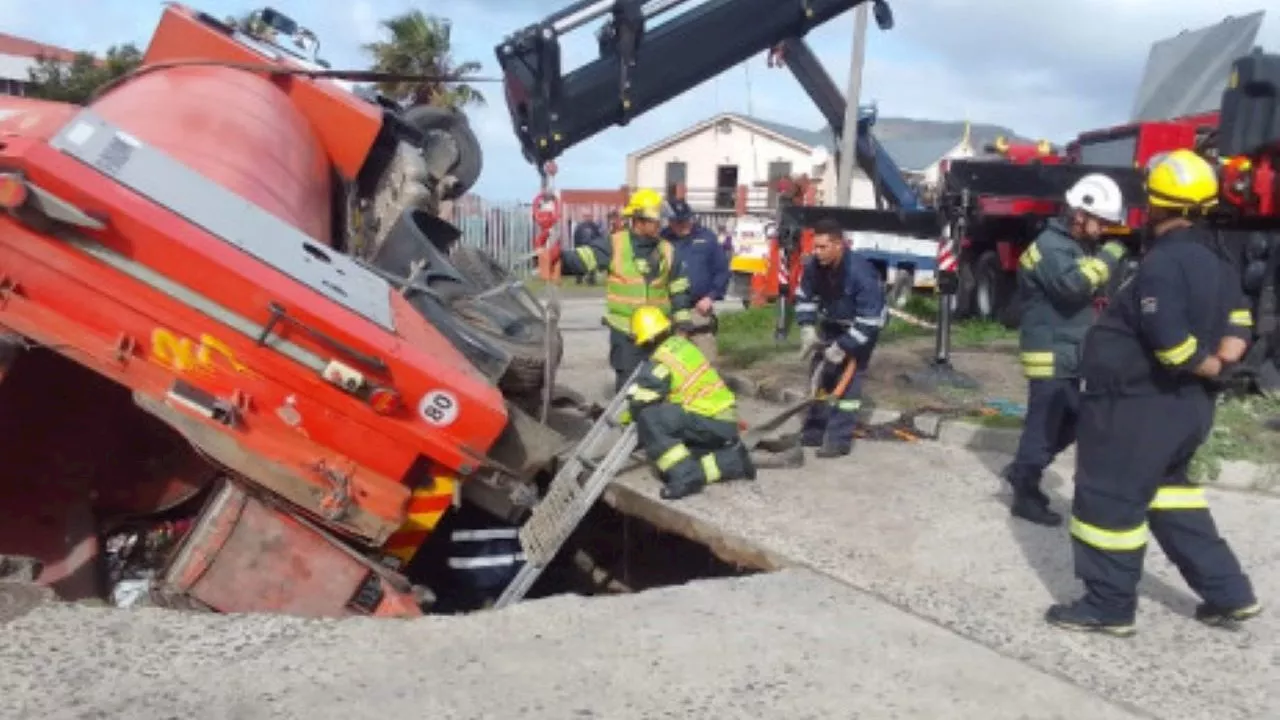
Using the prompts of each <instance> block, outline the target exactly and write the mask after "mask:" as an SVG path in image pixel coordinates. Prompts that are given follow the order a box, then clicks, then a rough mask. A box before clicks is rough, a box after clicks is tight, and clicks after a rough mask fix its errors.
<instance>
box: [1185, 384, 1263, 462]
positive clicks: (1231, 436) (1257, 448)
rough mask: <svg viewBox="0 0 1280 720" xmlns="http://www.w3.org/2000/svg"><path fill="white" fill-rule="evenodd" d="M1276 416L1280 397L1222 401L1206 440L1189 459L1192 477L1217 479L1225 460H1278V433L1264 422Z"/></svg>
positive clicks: (1255, 397)
mask: <svg viewBox="0 0 1280 720" xmlns="http://www.w3.org/2000/svg"><path fill="white" fill-rule="evenodd" d="M1276 416H1280V399H1268V398H1265V397H1262V396H1252V397H1247V398H1240V399H1231V400H1224V401H1222V402H1221V403H1220V404H1219V405H1218V413H1217V416H1216V418H1215V422H1214V425H1213V430H1212V431H1210V433H1209V439H1208V440H1206V441H1205V443H1204V445H1202V446H1200V450H1199V452H1197V453H1196V456H1195V457H1194V458H1193V459H1192V460H1191V477H1192V479H1194V480H1197V481H1200V482H1211V481H1213V480H1216V479H1217V478H1218V475H1219V473H1221V472H1222V463H1223V462H1224V461H1228V460H1247V461H1250V462H1255V463H1260V464H1271V463H1280V432H1276V431H1275V430H1271V429H1269V428H1267V426H1266V425H1264V424H1263V423H1264V422H1265V421H1266V420H1268V419H1270V418H1272V417H1276Z"/></svg>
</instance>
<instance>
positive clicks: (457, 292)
mask: <svg viewBox="0 0 1280 720" xmlns="http://www.w3.org/2000/svg"><path fill="white" fill-rule="evenodd" d="M264 12H265V11H264ZM274 17H275V18H276V20H277V21H278V20H279V17H278V16H274ZM289 22H291V21H289ZM281 26H282V27H287V24H285V23H281ZM309 68H313V66H311V65H309V64H308V63H307V62H306V60H305V59H303V58H299V57H294V56H292V55H290V54H289V53H288V52H287V51H285V50H284V47H283V46H281V45H274V44H270V43H264V42H262V41H257V40H254V39H252V38H248V37H247V36H244V35H243V34H240V33H237V32H235V31H233V30H232V29H231V28H228V27H227V26H225V25H223V24H222V23H220V22H219V21H217V20H215V19H213V18H211V17H209V16H207V15H203V14H201V13H197V12H195V11H192V10H189V9H187V8H184V7H181V6H176V5H175V6H170V7H169V8H168V9H167V10H166V11H165V13H164V17H163V19H162V21H161V23H160V25H159V27H158V29H157V31H156V36H155V38H154V39H153V41H152V43H151V46H150V48H149V49H148V52H147V55H146V61H145V63H144V65H143V67H142V68H141V69H140V70H138V71H137V72H135V73H134V74H133V75H131V76H129V77H127V78H125V79H123V80H122V81H120V82H118V83H117V84H115V85H114V86H113V87H110V88H108V89H106V90H105V91H104V92H103V93H102V94H101V95H100V96H99V97H97V98H96V99H95V100H94V101H93V102H91V103H90V104H89V105H88V106H87V107H84V108H80V107H74V106H70V105H63V104H58V103H45V102H37V101H30V100H25V99H22V98H3V99H0V350H3V352H2V353H0V369H2V370H3V371H4V376H6V377H9V378H10V380H11V381H10V382H6V383H3V384H0V427H4V428H8V429H9V432H7V433H5V434H4V436H3V438H4V443H3V444H4V447H3V448H0V452H2V453H3V454H4V455H5V457H6V458H7V459H9V463H10V464H9V468H10V471H11V472H14V473H17V475H16V476H13V475H11V476H10V477H9V478H7V479H6V481H5V482H0V508H3V510H2V511H0V512H4V513H7V515H0V559H3V558H4V557H5V556H15V555H16V556H28V557H32V558H35V560H36V561H38V563H39V564H40V565H41V566H42V567H43V570H42V571H41V572H40V573H39V580H40V582H42V583H44V584H46V585H50V586H53V587H55V588H56V589H57V590H58V591H59V592H60V593H61V594H62V595H63V596H64V597H68V598H78V597H85V596H92V595H104V594H107V593H110V592H113V591H115V590H119V588H121V587H123V586H124V585H125V584H127V582H126V581H129V580H130V577H133V580H137V572H143V571H140V570H138V567H139V563H142V564H144V565H146V566H147V569H146V570H145V572H143V575H142V576H143V577H145V578H147V579H148V580H147V582H149V583H151V593H150V595H151V597H152V598H153V599H154V600H155V601H156V602H161V603H163V604H168V605H173V606H181V607H197V608H205V609H212V610H217V611H225V612H232V611H234V612H244V611H277V612H290V613H297V614H303V615H348V614H372V615H406V614H416V613H418V612H421V609H422V608H424V607H426V606H427V602H426V601H427V600H428V599H429V598H430V596H431V592H430V591H429V590H428V589H426V588H425V587H423V586H422V585H421V583H419V582H418V579H416V578H414V577H412V576H408V575H404V574H401V573H400V572H397V569H399V570H407V568H406V567H405V565H404V562H405V561H408V560H410V559H412V558H413V556H414V554H415V552H416V551H417V550H418V549H419V548H421V547H422V546H423V543H425V542H426V540H427V539H428V538H429V536H430V534H431V531H432V529H433V528H434V527H435V525H436V524H438V523H439V522H440V520H441V517H442V516H443V515H444V514H445V513H447V512H448V511H449V509H450V508H452V507H454V506H456V505H457V504H458V503H459V502H463V501H467V500H470V499H472V498H473V496H474V493H472V492H471V491H470V490H468V489H467V487H468V486H470V485H472V484H473V483H468V482H463V481H465V480H467V479H469V478H473V477H477V476H483V477H485V478H486V479H487V481H488V484H489V485H491V486H492V485H494V484H495V483H496V484H497V486H498V487H503V486H504V483H505V486H508V487H510V486H514V485H520V484H524V485H529V484H531V483H533V482H534V481H535V479H536V477H537V476H538V474H539V473H542V472H544V471H545V469H546V467H547V466H548V465H549V464H550V462H551V460H552V458H553V456H554V454H555V453H556V452H557V451H558V449H559V448H560V446H561V444H562V441H563V438H561V437H560V436H559V435H558V434H556V433H554V432H552V431H550V430H549V429H546V428H543V427H541V426H538V425H537V423H535V422H533V421H532V420H531V418H529V417H528V416H527V415H526V414H525V413H524V410H522V409H521V407H527V406H528V399H529V397H530V396H533V395H539V396H540V394H541V390H542V388H541V386H540V385H538V384H536V383H531V380H530V378H537V380H538V381H541V378H542V377H543V375H542V366H541V365H536V364H533V363H532V358H531V356H530V355H529V346H530V345H535V346H536V349H537V358H541V357H542V352H543V342H544V337H543V335H540V334H538V333H536V332H533V331H531V330H530V328H531V327H532V328H542V332H543V333H545V332H547V330H546V328H545V327H544V326H542V325H541V324H540V322H541V321H540V320H539V319H538V318H537V317H536V316H532V315H530V311H528V310H522V309H519V308H518V306H517V304H516V303H515V302H514V301H513V300H512V299H511V298H506V297H505V296H504V295H503V294H502V293H501V292H495V291H494V288H493V286H494V285H495V283H498V284H500V283H501V282H503V281H504V279H503V278H494V277H492V276H490V275H485V276H483V277H480V276H479V275H477V274H476V273H475V272H471V273H468V272H465V271H466V269H467V267H468V266H467V265H466V262H465V261H468V260H470V261H471V262H472V265H473V266H474V263H475V260H476V258H475V256H474V252H473V251H457V250H454V251H453V252H452V255H451V250H452V244H453V241H454V240H455V239H456V237H457V231H456V229H453V228H452V226H450V225H449V224H448V223H447V222H445V221H444V220H442V219H440V218H439V217H437V213H438V211H439V209H440V208H441V207H442V206H443V204H444V203H446V202H447V201H448V200H450V199H452V198H455V197H457V196H458V195H460V194H461V193H463V192H465V191H466V189H467V187H468V184H469V182H474V177H473V175H474V172H475V171H478V167H479V159H478V157H471V158H467V157H466V154H467V150H468V148H470V147H472V146H473V145H474V142H473V140H474V138H472V137H471V136H470V130H469V129H466V127H465V119H463V120H461V121H459V120H458V118H457V117H455V116H448V115H445V114H442V113H441V111H436V110H433V109H424V108H415V109H413V110H410V111H409V112H407V113H404V114H400V113H399V112H398V111H395V110H392V109H389V108H388V107H385V106H384V105H380V104H377V103H374V102H370V101H368V100H366V99H364V98H362V97H358V96H356V95H354V94H352V93H350V92H347V91H346V90H344V89H343V88H341V87H339V86H338V85H337V84H335V83H333V82H332V81H330V80H326V79H317V78H310V77H306V75H307V73H308V72H311V69H309ZM464 163H466V164H467V166H468V167H469V168H471V170H469V171H464V170H462V169H460V167H461V166H462V165H463V164H464ZM469 173H470V175H472V177H469V178H468V177H467V176H468V174H469ZM458 176H462V177H461V178H459V177H458ZM348 253H353V254H357V255H356V256H355V257H353V256H352V255H350V254H348ZM455 263H456V265H455ZM413 268H417V270H413ZM424 270H425V274H419V275H415V278H412V279H411V278H406V277H405V276H406V275H410V274H413V273H415V272H417V273H422V271H424ZM420 286H426V287H427V291H418V290H415V288H417V287H420ZM504 308H505V313H506V314H505V315H503V316H501V317H502V318H503V319H504V321H505V323H507V324H503V323H500V322H498V321H497V320H495V319H494V318H495V317H498V316H497V315H493V314H486V310H487V309H492V310H494V312H497V310H502V309H504ZM521 313H523V314H521ZM513 316H514V317H515V320H514V321H513V320H511V318H512V317H513ZM509 327H515V328H516V329H515V330H510V331H509V330H508V329H507V328H509ZM511 333H518V334H511ZM33 348H39V349H37V350H32V349H33ZM555 361H558V356H557V357H555V358H554V359H546V360H545V362H555ZM531 369H532V370H536V371H537V372H530V370H531ZM517 370H519V371H520V372H519V373H517V372H516V371H517ZM499 384H502V385H503V387H504V388H505V389H508V390H510V389H511V388H513V387H514V388H519V389H521V390H522V391H523V392H524V394H523V395H520V394H517V393H514V391H513V392H508V393H506V394H504V392H503V391H502V390H500V389H499V387H497V386H498V385H499ZM68 393H70V397H69V398H67V399H64V400H58V397H59V395H62V394H68ZM500 441H501V442H500ZM32 477H34V478H39V482H36V483H31V482H30V481H29V478H32ZM533 489H534V491H535V492H534V498H535V499H536V496H537V494H536V486H535V487H534V488H533ZM499 494H500V493H499ZM492 496H493V493H489V494H488V495H484V494H483V493H482V494H481V496H480V497H482V498H488V499H487V500H483V501H482V500H477V501H476V502H480V503H481V507H483V508H484V509H487V510H489V511H490V512H491V513H493V514H498V515H502V514H503V513H513V512H514V511H513V510H512V507H511V505H510V503H508V504H506V505H504V504H503V502H501V501H498V500H494V499H493V497H492ZM512 502H514V501H512ZM485 503H487V504H485ZM526 509H527V508H526ZM515 510H520V508H518V507H517V508H515ZM157 528H163V530H162V531H161V530H157ZM157 533H159V535H157ZM122 537H127V538H132V540H130V542H132V543H134V544H139V543H140V544H142V545H146V546H147V547H151V546H152V545H153V544H157V545H159V546H161V547H162V549H163V552H161V553H160V554H159V555H158V556H157V557H152V558H149V560H148V561H147V562H145V563H144V562H143V561H142V560H139V559H138V558H136V557H134V556H133V555H132V554H130V552H131V551H130V552H125V551H122V550H120V547H121V546H122V545H121V543H125V541H124V540H122V539H121V538H122ZM157 537H160V538H161V539H159V540H157V539H156V538H157ZM153 541H154V542H153ZM125 544H126V545H127V544H128V543H125ZM128 546H129V547H133V545H128ZM157 558H158V559H157ZM128 568H133V569H132V570H129V569H128ZM130 573H134V576H131V575H130Z"/></svg>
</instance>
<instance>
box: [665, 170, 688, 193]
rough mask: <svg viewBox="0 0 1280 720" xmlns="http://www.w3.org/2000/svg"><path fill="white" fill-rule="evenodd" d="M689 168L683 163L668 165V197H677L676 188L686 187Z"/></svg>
mask: <svg viewBox="0 0 1280 720" xmlns="http://www.w3.org/2000/svg"><path fill="white" fill-rule="evenodd" d="M688 172H689V166H688V165H687V164H685V163H682V162H669V163H667V197H676V186H677V185H684V184H685V180H686V177H687V175H688Z"/></svg>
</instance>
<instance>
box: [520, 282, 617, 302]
mask: <svg viewBox="0 0 1280 720" xmlns="http://www.w3.org/2000/svg"><path fill="white" fill-rule="evenodd" d="M521 282H523V283H524V286H525V287H527V288H529V292H531V293H533V296H534V297H538V298H540V297H542V296H543V295H545V294H546V290H547V281H545V280H543V279H542V278H537V277H529V278H525V279H524V280H522V281H521ZM558 287H559V290H560V294H561V295H562V296H563V295H569V296H574V297H599V296H603V295H604V283H603V282H601V283H599V284H597V285H579V284H578V282H577V280H576V278H571V277H566V278H562V279H561V280H560V284H559V286H558Z"/></svg>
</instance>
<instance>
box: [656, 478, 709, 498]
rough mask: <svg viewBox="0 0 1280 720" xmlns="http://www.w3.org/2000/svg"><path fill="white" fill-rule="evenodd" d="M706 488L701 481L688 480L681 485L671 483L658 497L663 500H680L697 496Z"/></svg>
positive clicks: (664, 487) (660, 491)
mask: <svg viewBox="0 0 1280 720" xmlns="http://www.w3.org/2000/svg"><path fill="white" fill-rule="evenodd" d="M704 487H706V483H704V482H702V481H701V480H687V481H685V482H679V483H676V482H669V483H667V484H666V485H663V486H662V489H661V490H659V491H658V497H660V498H662V499H663V500H679V499H680V498H683V497H689V496H690V495H697V494H698V493H700V492H702V488H704Z"/></svg>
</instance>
